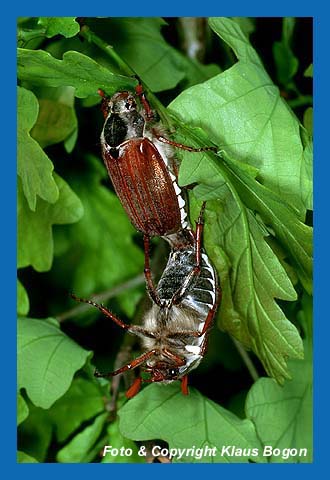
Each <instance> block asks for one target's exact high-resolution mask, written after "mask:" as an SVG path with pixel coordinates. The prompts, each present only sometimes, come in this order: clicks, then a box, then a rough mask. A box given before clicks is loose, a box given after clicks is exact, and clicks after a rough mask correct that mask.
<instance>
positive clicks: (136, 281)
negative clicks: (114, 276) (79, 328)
mask: <svg viewBox="0 0 330 480" xmlns="http://www.w3.org/2000/svg"><path fill="white" fill-rule="evenodd" d="M143 283H144V275H143V274H141V275H138V276H136V277H134V278H132V279H130V280H128V281H127V282H124V283H122V284H120V285H117V286H116V287H114V288H111V289H109V290H105V291H104V292H101V293H98V294H97V295H93V297H92V298H91V300H93V301H94V302H97V303H101V302H106V301H107V300H109V299H110V298H113V297H115V296H117V295H119V294H120V293H123V292H125V291H126V290H130V289H131V288H134V287H137V286H139V285H143ZM89 308H90V307H89V305H87V304H84V303H82V304H79V305H77V306H76V307H74V308H70V309H69V310H66V311H65V312H63V313H60V314H59V315H57V316H56V317H55V318H56V320H57V321H58V322H60V323H61V322H65V321H66V320H69V319H70V318H72V317H75V316H76V315H79V314H81V313H83V312H86V311H87V310H88V309H89Z"/></svg>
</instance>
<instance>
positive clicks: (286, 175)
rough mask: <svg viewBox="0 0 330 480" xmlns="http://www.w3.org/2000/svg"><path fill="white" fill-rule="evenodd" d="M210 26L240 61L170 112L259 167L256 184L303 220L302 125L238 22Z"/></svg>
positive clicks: (308, 187) (308, 186)
mask: <svg viewBox="0 0 330 480" xmlns="http://www.w3.org/2000/svg"><path fill="white" fill-rule="evenodd" d="M210 26H211V27H212V28H213V29H214V30H215V31H216V33H218V35H220V36H221V37H222V38H223V39H224V41H225V42H226V43H227V44H228V45H229V46H230V47H231V48H232V49H233V50H234V51H235V53H236V55H237V56H238V58H239V61H238V62H237V63H236V64H235V65H233V66H232V67H231V68H229V69H228V70H226V71H224V72H222V73H221V74H219V75H217V76H216V77H214V78H212V79H210V80H208V81H206V82H204V83H203V84H200V85H195V86H194V87H191V88H190V89H187V90H185V91H184V92H182V93H181V94H180V95H179V96H178V97H177V98H176V99H175V100H174V101H173V102H172V103H171V104H170V109H171V110H174V111H175V112H176V113H177V114H178V115H180V117H182V118H183V119H184V121H185V123H186V124H187V125H190V126H191V127H193V126H195V127H200V128H202V129H203V130H204V131H205V132H206V134H207V137H208V142H210V141H211V142H212V143H213V144H214V145H217V146H218V147H219V149H220V148H221V149H224V150H225V151H226V152H227V153H228V154H229V155H231V156H232V157H233V158H236V159H237V160H240V161H241V162H244V163H247V164H250V165H252V166H254V167H256V168H258V170H259V174H258V179H259V180H260V181H261V182H262V183H263V184H264V185H265V186H267V187H268V188H270V189H271V190H273V191H274V192H275V193H277V194H278V195H280V196H281V198H282V199H283V200H285V201H287V202H288V203H289V204H290V205H293V206H294V208H295V209H296V210H297V211H298V212H299V214H300V217H301V219H303V218H304V216H305V210H306V208H308V207H309V206H306V205H305V200H306V197H308V196H309V194H310V192H311V191H312V183H311V181H310V178H311V175H310V174H308V173H307V172H306V169H307V168H309V167H310V165H305V164H304V161H305V158H304V155H303V153H304V147H305V145H304V143H303V142H302V139H301V130H300V124H299V122H298V120H297V118H296V117H295V116H294V115H293V114H292V112H291V110H289V108H288V106H287V104H286V103H285V102H284V100H283V99H282V98H281V97H280V94H279V90H278V88H277V87H276V86H275V85H274V84H273V83H272V81H271V79H270V78H269V76H268V74H267V72H266V71H265V69H264V67H263V66H262V64H261V61H260V59H259V57H258V55H257V54H256V52H255V51H254V49H253V48H252V46H251V45H250V43H249V41H248V39H247V37H246V36H245V35H244V34H243V33H242V31H241V30H240V28H239V26H238V25H237V23H235V22H233V21H232V20H230V19H228V18H224V19H223V18H218V19H211V20H210ZM187 155H188V154H187ZM187 155H184V156H185V157H186V156H187ZM191 156H192V155H190V157H191ZM302 186H303V188H302Z"/></svg>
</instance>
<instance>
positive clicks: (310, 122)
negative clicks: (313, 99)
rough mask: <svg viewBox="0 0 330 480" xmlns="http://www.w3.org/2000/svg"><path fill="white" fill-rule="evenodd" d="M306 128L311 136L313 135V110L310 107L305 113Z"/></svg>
mask: <svg viewBox="0 0 330 480" xmlns="http://www.w3.org/2000/svg"><path fill="white" fill-rule="evenodd" d="M304 127H305V128H306V130H307V132H308V133H309V134H310V135H313V108H312V107H308V108H306V110H305V111H304Z"/></svg>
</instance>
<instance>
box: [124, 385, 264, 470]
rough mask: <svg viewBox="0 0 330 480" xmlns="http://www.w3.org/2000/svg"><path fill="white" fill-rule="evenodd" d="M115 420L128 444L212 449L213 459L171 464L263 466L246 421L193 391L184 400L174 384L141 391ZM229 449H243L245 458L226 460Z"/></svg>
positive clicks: (184, 459) (191, 458)
mask: <svg viewBox="0 0 330 480" xmlns="http://www.w3.org/2000/svg"><path fill="white" fill-rule="evenodd" d="M119 418H120V423H119V428H120V431H121V432H122V434H123V435H124V436H125V437H127V438H131V439H132V440H141V441H142V440H152V439H161V440H164V441H166V442H168V444H169V448H181V449H182V448H184V449H188V448H193V447H195V448H206V447H209V449H214V453H215V456H212V453H211V455H210V453H209V454H208V455H206V456H202V458H200V459H198V458H196V455H191V454H190V455H184V456H183V457H182V458H181V459H175V458H174V459H173V460H174V461H175V462H182V463H196V462H198V461H200V462H203V463H234V462H237V461H238V462H248V461H249V459H250V460H253V461H258V462H263V459H262V458H261V457H260V456H259V455H258V454H257V455H256V456H254V455H253V452H252V449H256V450H258V449H259V447H260V443H259V440H258V437H257V435H256V432H255V429H254V426H253V424H252V422H251V421H250V420H240V419H239V418H238V417H236V416H235V415H234V414H232V413H231V412H229V411H228V410H225V409H224V408H222V407H220V406H219V405H217V404H216V403H214V402H212V401H211V400H209V399H207V398H206V397H203V396H202V395H201V394H200V393H199V392H198V391H197V390H195V389H193V388H190V394H189V396H188V397H185V396H183V395H182V393H181V390H180V387H179V384H178V382H175V383H173V384H171V385H166V387H164V385H157V384H153V385H151V386H149V387H147V388H145V389H144V390H142V392H141V393H139V395H137V396H136V397H134V398H133V399H131V400H130V401H129V402H127V403H126V404H125V405H124V407H123V408H121V409H120V411H119ZM233 445H236V446H239V447H240V448H241V449H247V453H246V456H243V457H242V455H241V456H239V455H238V457H237V456H235V455H234V456H230V454H228V452H227V451H226V447H229V446H233ZM248 450H249V451H248ZM208 452H210V450H208Z"/></svg>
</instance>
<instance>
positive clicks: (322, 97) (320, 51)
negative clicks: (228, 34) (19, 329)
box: [0, 0, 329, 480]
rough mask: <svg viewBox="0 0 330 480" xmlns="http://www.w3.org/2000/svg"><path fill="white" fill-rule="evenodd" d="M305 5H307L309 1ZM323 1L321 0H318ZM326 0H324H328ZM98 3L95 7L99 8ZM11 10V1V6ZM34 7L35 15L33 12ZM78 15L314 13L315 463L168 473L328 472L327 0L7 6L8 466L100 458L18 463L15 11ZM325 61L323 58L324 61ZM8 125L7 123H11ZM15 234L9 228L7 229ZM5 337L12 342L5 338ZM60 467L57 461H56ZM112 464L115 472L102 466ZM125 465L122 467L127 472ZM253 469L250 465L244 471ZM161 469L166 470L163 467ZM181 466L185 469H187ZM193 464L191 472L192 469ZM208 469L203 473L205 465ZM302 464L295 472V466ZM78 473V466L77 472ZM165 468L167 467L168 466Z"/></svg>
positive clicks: (28, 469) (85, 473)
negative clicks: (326, 382)
mask: <svg viewBox="0 0 330 480" xmlns="http://www.w3.org/2000/svg"><path fill="white" fill-rule="evenodd" d="M304 3H306V5H305V4H304ZM319 3H321V2H319ZM324 3H325V2H324ZM95 7H96V8H95ZM9 8H10V6H9ZM31 12H32V13H31ZM77 14H80V15H82V16H99V15H102V16H107V15H109V14H111V15H116V16H158V15H161V16H231V15H235V16H252V17H254V16H257V17H258V16H259V17H265V16H266V17H267V16H280V17H282V16H309V17H314V85H315V87H314V89H315V104H316V106H317V108H316V109H314V111H315V110H316V111H315V115H314V125H315V127H314V132H315V139H316V141H315V144H316V148H315V159H316V160H315V169H314V172H315V181H314V183H315V187H316V188H315V194H314V198H315V203H316V215H315V235H314V245H315V252H316V255H315V257H316V258H315V281H314V285H315V300H314V318H315V325H316V327H315V340H314V350H315V353H314V360H315V362H314V372H315V374H314V387H315V393H314V462H313V464H302V465H289V464H285V465H276V464H271V465H269V464H267V466H265V465H258V466H257V467H255V466H254V467H253V466H249V467H247V466H246V465H240V464H235V465H230V466H228V465H224V464H216V465H206V464H205V465H195V464H194V465H178V464H175V465H174V464H172V465H171V466H170V467H165V468H170V469H171V471H170V474H171V475H173V474H175V475H177V476H180V478H181V476H182V475H185V476H186V475H189V479H191V478H192V477H193V478H196V479H197V478H198V479H200V477H201V475H205V474H209V475H210V476H214V475H219V474H220V475H221V474H222V475H228V474H230V475H231V476H232V475H235V476H236V475H237V477H238V476H239V477H241V476H246V475H247V474H250V475H251V476H252V475H253V477H254V478H257V477H258V476H259V475H260V476H261V475H262V476H264V475H265V474H266V475H267V477H268V478H272V477H274V478H275V477H276V478H277V477H278V476H279V475H281V476H282V477H283V475H284V476H285V475H288V476H289V475H292V474H293V475H301V474H304V473H307V474H308V475H310V474H311V473H312V471H313V474H314V475H315V474H317V473H318V472H319V473H320V476H321V475H323V474H324V473H323V472H324V470H325V469H323V467H326V464H325V459H326V457H327V452H326V448H327V441H326V438H327V437H326V434H327V430H326V429H327V422H326V418H327V410H326V402H327V400H328V397H327V394H326V392H325V391H324V390H323V389H322V388H321V387H322V386H323V385H324V384H325V381H324V378H327V377H326V374H327V358H326V357H325V355H323V356H322V353H321V352H322V351H323V350H324V349H325V348H326V347H327V346H328V345H327V343H326V342H327V340H328V338H329V336H328V335H327V333H328V332H327V331H326V329H328V330H329V326H328V325H329V320H328V318H327V315H326V313H327V310H328V309H327V304H326V302H327V297H328V295H329V293H328V291H327V290H326V289H327V287H328V285H327V283H326V271H325V268H326V261H325V259H326V258H327V257H326V254H327V244H326V243H327V231H326V223H325V221H323V222H322V219H325V220H326V218H327V213H328V212H327V210H328V209H327V196H326V195H325V194H324V192H325V191H326V186H327V185H326V183H327V180H328V178H329V177H328V175H327V173H328V169H329V160H328V159H329V154H328V155H327V150H328V148H327V143H328V137H329V132H328V128H327V127H328V125H327V123H326V122H325V115H326V108H327V103H328V102H327V101H326V99H327V98H328V97H327V96H326V87H327V86H328V85H327V84H328V76H327V73H326V71H325V65H326V64H327V63H328V55H327V53H328V52H327V50H328V49H327V46H328V43H329V26H328V24H329V17H328V15H327V11H326V8H325V7H324V8H323V5H320V6H319V5H316V2H313V4H311V3H310V2H309V3H308V4H307V2H303V1H301V0H300V1H298V0H294V1H291V2H290V4H289V2H288V1H285V2H284V1H282V0H278V1H277V2H276V3H274V5H269V4H266V2H265V1H263V2H261V1H260V2H257V1H253V2H252V1H251V0H250V1H249V2H247V1H242V0H238V1H236V2H235V4H225V3H222V4H219V5H217V4H215V0H207V1H205V0H203V1H202V2H201V1H200V2H195V3H191V2H188V1H187V0H184V1H180V2H178V1H177V0H176V1H175V2H174V1H172V0H167V1H166V3H162V4H160V3H159V2H156V1H153V2H151V1H150V0H147V2H146V1H143V2H138V1H137V0H136V1H135V2H131V0H126V1H125V6H124V7H123V6H122V4H118V5H117V6H116V5H115V6H113V5H110V2H109V4H108V5H104V4H103V5H102V4H100V5H97V4H96V5H95V4H91V3H89V4H87V2H86V5H84V2H82V1H80V2H79V3H78V2H70V4H69V6H68V2H62V1H61V0H57V1H56V2H55V3H53V4H49V3H47V4H46V3H45V2H43V3H41V2H40V4H39V5H38V2H34V5H33V6H32V5H31V6H29V5H27V4H25V5H24V7H22V6H20V5H19V4H18V5H17V2H15V11H14V9H13V11H12V12H9V15H8V13H7V14H6V15H4V16H3V19H2V27H3V29H4V32H3V38H4V39H6V40H7V39H8V38H9V39H10V42H9V44H6V43H5V42H3V55H4V54H6V58H5V62H6V63H5V67H4V68H3V71H2V75H1V80H2V82H3V90H2V91H3V100H2V105H3V107H2V118H3V119H4V125H3V126H2V132H3V133H4V134H5V135H4V136H3V137H4V138H3V145H2V146H3V149H2V150H3V156H2V166H3V168H5V175H4V176H3V178H5V179H6V180H5V181H3V182H2V183H3V185H2V188H1V196H2V197H3V198H2V199H1V200H2V201H1V203H0V205H1V206H2V215H1V219H2V227H3V228H2V235H1V241H2V243H3V246H2V252H3V260H2V266H3V273H2V283H3V285H2V287H3V288H2V290H1V291H2V293H3V302H2V305H3V309H4V315H3V317H2V318H3V320H2V322H3V323H2V331H3V332H4V334H3V339H4V340H5V339H6V340H5V341H3V342H2V343H3V345H2V354H3V359H4V361H3V367H2V382H1V383H2V395H1V399H2V403H3V408H2V411H3V417H4V423H3V425H2V439H3V445H2V447H1V453H2V458H3V459H4V460H3V462H4V463H5V464H6V465H4V464H3V467H5V466H7V467H8V469H10V470H11V471H12V473H14V474H16V473H17V474H19V475H29V474H31V476H32V475H33V477H34V478H39V476H40V477H41V475H42V476H44V475H45V474H47V475H51V476H52V475H54V476H55V475H56V476H57V475H58V473H59V472H57V469H60V471H61V475H63V474H64V473H65V475H68V476H69V475H70V476H71V475H72V473H73V468H75V469H78V472H77V473H78V475H79V478H80V479H83V478H89V477H90V475H93V474H94V475H95V470H93V471H92V470H91V469H92V468H93V465H96V464H88V465H86V464H81V465H78V464H75V465H60V464H37V465H34V466H31V465H33V464H17V463H16V374H15V371H16V368H15V367H16V335H15V334H16V328H15V326H14V325H15V318H16V272H15V266H16V241H15V240H16V155H15V154H16V134H15V132H16V108H15V107H16V19H17V16H25V15H26V16H34V15H35V16H39V15H45V16H46V15H47V16H60V15H62V16H70V15H77ZM323 61H324V64H323ZM8 125H10V128H9V129H8ZM8 232H10V233H8ZM7 338H9V339H10V341H7ZM57 465H60V466H59V467H57ZM97 468H101V469H102V468H103V470H100V472H98V473H99V474H101V475H107V476H108V475H111V476H114V475H117V474H118V475H123V474H124V475H125V476H126V475H127V476H131V478H132V479H134V480H135V479H136V478H140V477H141V478H145V477H146V476H154V475H155V474H159V473H160V471H161V472H162V473H163V472H164V467H162V466H157V465H114V464H112V465H111V467H110V466H109V464H108V466H107V467H102V466H99V467H97ZM104 468H107V469H108V468H111V470H110V471H109V470H106V471H105V470H104ZM123 468H124V471H123ZM247 468H248V469H249V470H248V471H247V470H246V469H247ZM160 469H161V470H160ZM183 469H184V470H183ZM187 469H188V471H187ZM204 469H206V471H205V470H204ZM297 469H298V470H297ZM74 473H76V470H74ZM166 473H167V474H168V473H169V472H168V471H167V470H166Z"/></svg>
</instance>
